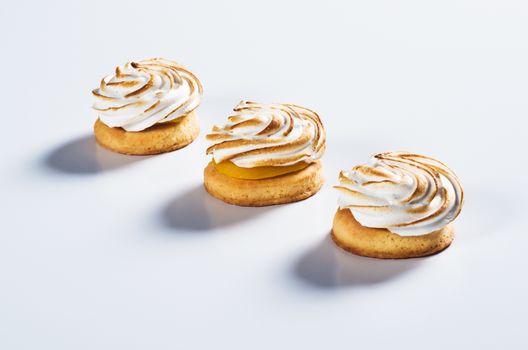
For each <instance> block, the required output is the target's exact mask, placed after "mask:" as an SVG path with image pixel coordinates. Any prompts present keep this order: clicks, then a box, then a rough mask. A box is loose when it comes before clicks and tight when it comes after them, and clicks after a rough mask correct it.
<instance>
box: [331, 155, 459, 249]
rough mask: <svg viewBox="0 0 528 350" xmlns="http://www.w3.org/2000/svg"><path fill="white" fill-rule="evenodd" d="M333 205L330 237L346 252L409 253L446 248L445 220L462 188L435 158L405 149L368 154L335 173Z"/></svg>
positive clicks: (455, 209)
mask: <svg viewBox="0 0 528 350" xmlns="http://www.w3.org/2000/svg"><path fill="white" fill-rule="evenodd" d="M339 182H340V184H339V185H338V186H335V188H336V189H337V190H338V191H339V192H340V196H339V200H338V204H339V209H338V210H337V213H336V214H335V217H334V222H333V228H332V238H333V240H334V241H335V242H336V244H337V245H338V246H340V247H341V248H343V249H345V250H347V251H350V252H352V253H355V254H358V255H363V256H369V257H375V258H392V259H399V258H412V257H419V256H426V255H431V254H434V253H437V252H440V251H442V250H443V249H445V248H447V247H448V246H449V245H450V244H451V242H452V241H453V238H454V231H453V227H452V224H451V222H452V221H453V220H454V219H455V218H456V217H457V216H458V214H459V213H460V211H461V209H462V205H463V200H464V192H463V189H462V185H461V183H460V181H459V180H458V178H457V177H456V175H455V174H454V173H453V172H452V171H451V170H450V169H449V168H448V167H447V166H445V165H444V164H442V163H441V162H439V161H438V160H436V159H433V158H430V157H426V156H421V155H418V154H412V153H405V152H387V153H380V154H376V155H374V156H373V157H372V158H371V159H370V161H369V163H368V164H366V165H358V166H355V167H354V168H352V170H351V171H348V172H347V171H342V172H341V173H340V174H339Z"/></svg>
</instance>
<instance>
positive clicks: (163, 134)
mask: <svg viewBox="0 0 528 350" xmlns="http://www.w3.org/2000/svg"><path fill="white" fill-rule="evenodd" d="M199 132H200V126H199V124H198V118H197V117H196V113H195V112H194V111H193V112H191V113H189V114H187V115H185V116H183V117H180V118H178V119H176V120H174V121H170V122H165V123H158V124H155V125H153V126H151V127H150V128H147V129H145V130H142V131H137V132H129V131H125V130H124V129H122V128H111V127H109V126H107V125H106V124H104V123H103V122H101V120H100V119H97V120H96V122H95V124H94V133H95V139H96V140H97V143H99V144H100V145H101V146H103V147H105V148H107V149H109V150H111V151H114V152H118V153H123V154H130V155H150V154H159V153H165V152H170V151H174V150H177V149H180V148H183V147H185V146H187V145H188V144H190V143H191V142H193V141H194V140H195V139H196V137H197V136H198V134H199Z"/></svg>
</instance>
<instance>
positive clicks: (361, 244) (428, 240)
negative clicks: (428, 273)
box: [331, 209, 455, 259]
mask: <svg viewBox="0 0 528 350" xmlns="http://www.w3.org/2000/svg"><path fill="white" fill-rule="evenodd" d="M331 235H332V239H333V240H334V242H335V243H336V244H337V245H338V246H339V247H340V248H342V249H344V250H346V251H348V252H350V253H353V254H356V255H361V256H367V257H371V258H379V259H406V258H417V257H422V256H428V255H432V254H435V253H438V252H441V251H442V250H444V249H446V248H447V247H449V245H450V244H451V242H453V239H454V237H455V234H454V231H453V228H452V226H451V225H447V226H446V227H444V228H442V229H440V230H437V231H434V232H431V233H428V234H426V235H420V236H400V235H397V234H395V233H392V232H390V231H389V230H387V229H379V228H370V227H365V226H362V225H361V224H360V223H359V222H357V220H356V219H355V218H354V215H353V214H352V212H351V211H350V210H349V209H338V211H337V213H336V214H335V217H334V223H333V227H332V234H331Z"/></svg>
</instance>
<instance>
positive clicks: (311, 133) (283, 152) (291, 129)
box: [206, 101, 326, 168]
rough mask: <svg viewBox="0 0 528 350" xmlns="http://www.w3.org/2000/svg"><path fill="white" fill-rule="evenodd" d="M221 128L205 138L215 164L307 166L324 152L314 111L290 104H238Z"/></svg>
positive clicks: (321, 134) (322, 130) (318, 122)
mask: <svg viewBox="0 0 528 350" xmlns="http://www.w3.org/2000/svg"><path fill="white" fill-rule="evenodd" d="M234 111H235V114H234V115H232V116H230V117H228V121H227V123H226V124H225V125H223V126H219V125H215V126H214V127H213V130H212V132H211V133H210V134H209V135H207V136H206V138H207V140H209V141H211V143H212V145H211V146H210V147H209V148H208V149H207V154H212V156H213V159H214V161H215V162H216V163H220V162H223V161H227V160H229V161H231V162H233V163H234V164H235V165H237V166H239V167H243V168H253V167H259V166H287V165H292V164H295V163H298V162H307V163H311V162H314V161H316V160H318V159H319V158H321V156H322V155H323V153H324V150H325V147H326V146H325V131H324V127H323V124H322V123H321V120H320V119H319V116H318V115H317V113H315V112H314V111H311V110H309V109H307V108H304V107H300V106H296V105H292V104H260V103H256V102H248V101H242V102H240V103H239V104H238V105H237V106H236V107H235V108H234Z"/></svg>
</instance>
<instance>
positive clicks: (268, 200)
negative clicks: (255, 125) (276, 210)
mask: <svg viewBox="0 0 528 350" xmlns="http://www.w3.org/2000/svg"><path fill="white" fill-rule="evenodd" d="M323 183H324V179H323V171H322V166H321V163H320V162H319V161H317V162H314V163H312V164H310V165H308V166H307V167H306V168H304V169H302V170H299V171H296V172H293V173H289V174H285V175H280V176H275V177H271V178H267V179H260V180H246V179H237V178H234V177H230V176H227V175H224V174H222V173H220V172H219V171H218V170H217V169H216V167H215V166H214V164H213V162H210V163H209V164H208V165H207V167H206V168H205V170H204V185H205V189H206V190H207V192H209V193H210V194H211V195H212V196H213V197H216V198H218V199H220V200H222V201H224V202H226V203H229V204H234V205H239V206H244V207H262V206H268V205H275V204H285V203H292V202H297V201H300V200H303V199H306V198H308V197H311V196H313V195H314V194H316V193H317V192H318V191H319V190H320V189H321V187H322V186H323Z"/></svg>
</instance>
